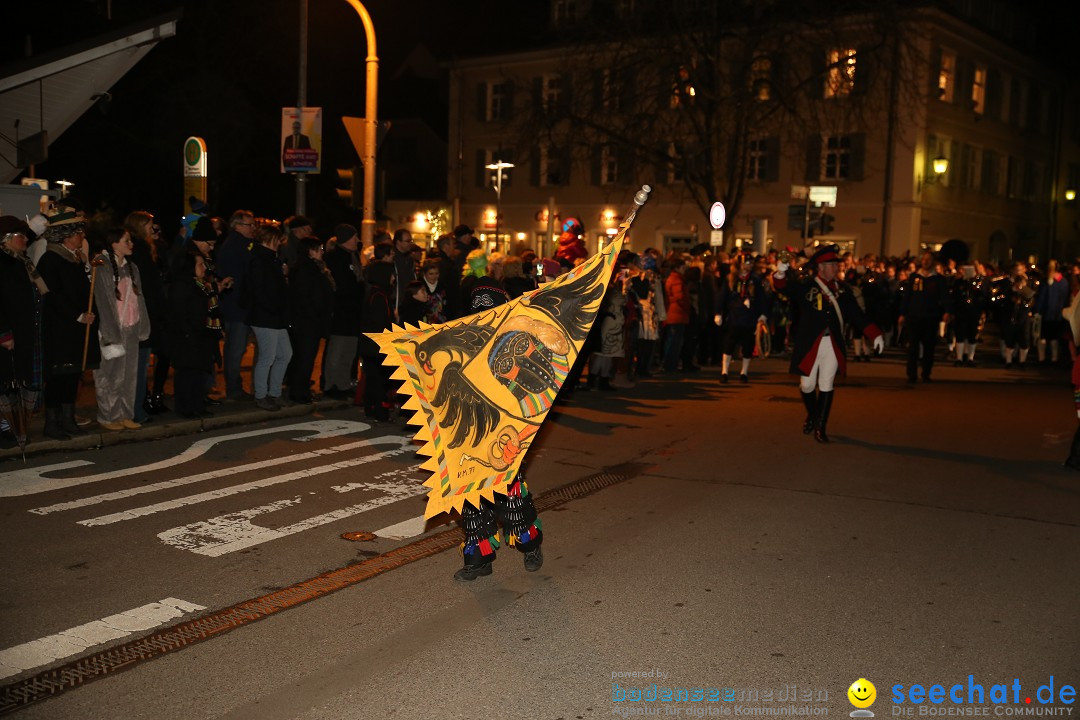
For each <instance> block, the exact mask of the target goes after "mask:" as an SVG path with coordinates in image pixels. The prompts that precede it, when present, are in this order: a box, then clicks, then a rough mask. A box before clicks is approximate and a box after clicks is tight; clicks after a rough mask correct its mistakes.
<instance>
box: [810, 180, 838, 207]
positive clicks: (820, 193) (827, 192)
mask: <svg viewBox="0 0 1080 720" xmlns="http://www.w3.org/2000/svg"><path fill="white" fill-rule="evenodd" d="M810 202H812V203H817V204H818V205H824V206H826V207H836V186H835V185H811V186H810Z"/></svg>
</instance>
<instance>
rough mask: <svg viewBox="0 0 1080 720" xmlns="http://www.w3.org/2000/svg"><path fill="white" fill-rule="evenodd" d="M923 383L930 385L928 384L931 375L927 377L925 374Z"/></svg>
mask: <svg viewBox="0 0 1080 720" xmlns="http://www.w3.org/2000/svg"><path fill="white" fill-rule="evenodd" d="M922 381H923V382H924V383H928V382H930V376H929V375H925V374H924V375H923V376H922Z"/></svg>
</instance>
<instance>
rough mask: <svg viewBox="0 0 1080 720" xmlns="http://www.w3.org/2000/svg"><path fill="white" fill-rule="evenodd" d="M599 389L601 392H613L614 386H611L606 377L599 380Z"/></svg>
mask: <svg viewBox="0 0 1080 720" xmlns="http://www.w3.org/2000/svg"><path fill="white" fill-rule="evenodd" d="M600 389H601V390H614V389H615V386H614V385H612V384H611V381H610V380H608V379H607V378H606V377H602V378H600Z"/></svg>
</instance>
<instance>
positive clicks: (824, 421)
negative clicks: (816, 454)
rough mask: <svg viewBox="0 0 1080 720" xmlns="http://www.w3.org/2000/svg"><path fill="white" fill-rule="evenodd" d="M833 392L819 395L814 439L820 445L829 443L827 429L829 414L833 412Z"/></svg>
mask: <svg viewBox="0 0 1080 720" xmlns="http://www.w3.org/2000/svg"><path fill="white" fill-rule="evenodd" d="M833 392H834V391H833V390H829V391H828V392H819V393H818V417H817V424H816V425H815V426H814V439H815V440H817V441H818V442H819V443H827V442H829V435H828V434H827V433H826V432H825V427H826V426H827V425H828V424H829V412H830V411H831V410H832V399H833Z"/></svg>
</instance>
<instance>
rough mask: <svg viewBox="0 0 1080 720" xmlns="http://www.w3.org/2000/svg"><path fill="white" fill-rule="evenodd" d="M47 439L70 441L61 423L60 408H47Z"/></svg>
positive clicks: (69, 436)
mask: <svg viewBox="0 0 1080 720" xmlns="http://www.w3.org/2000/svg"><path fill="white" fill-rule="evenodd" d="M45 437H48V438H52V439H53V440H70V439H71V435H68V434H67V433H66V432H65V431H64V428H63V425H62V424H61V422H60V408H50V407H47V408H45Z"/></svg>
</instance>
